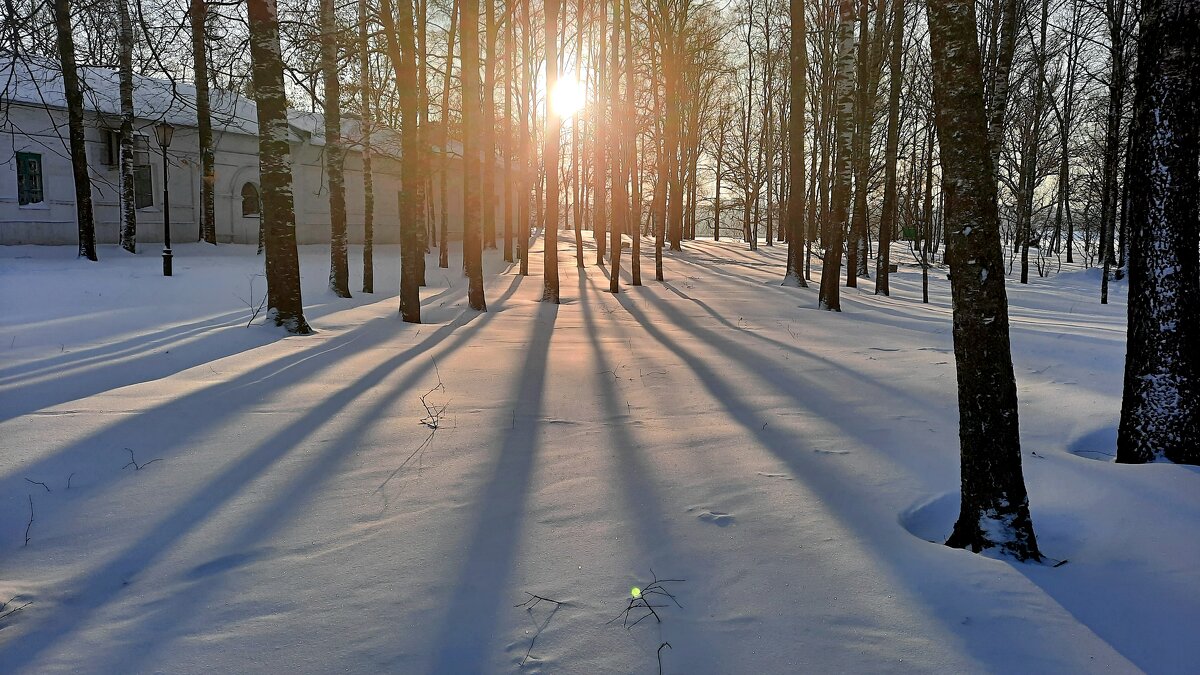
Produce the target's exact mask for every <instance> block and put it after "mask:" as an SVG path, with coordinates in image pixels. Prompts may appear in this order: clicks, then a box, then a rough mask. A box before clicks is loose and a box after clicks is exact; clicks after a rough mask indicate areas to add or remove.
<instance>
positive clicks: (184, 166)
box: [0, 103, 503, 244]
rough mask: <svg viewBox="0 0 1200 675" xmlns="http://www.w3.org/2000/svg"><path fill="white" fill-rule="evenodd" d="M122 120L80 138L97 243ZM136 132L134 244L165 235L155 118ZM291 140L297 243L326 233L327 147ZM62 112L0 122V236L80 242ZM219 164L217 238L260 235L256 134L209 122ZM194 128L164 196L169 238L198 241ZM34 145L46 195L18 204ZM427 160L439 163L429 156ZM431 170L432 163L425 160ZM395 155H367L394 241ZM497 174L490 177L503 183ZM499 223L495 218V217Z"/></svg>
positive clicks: (354, 214) (349, 199) (454, 167)
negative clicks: (251, 212)
mask: <svg viewBox="0 0 1200 675" xmlns="http://www.w3.org/2000/svg"><path fill="white" fill-rule="evenodd" d="M119 126H120V120H119V119H116V118H102V117H100V116H98V115H94V114H89V116H88V118H87V127H86V139H87V154H88V167H89V169H90V173H91V177H92V202H93V207H94V210H95V224H96V237H97V241H98V242H100V243H107V244H112V243H116V242H117V238H118V229H119V226H120V202H119V187H118V185H119V179H120V176H119V170H118V167H117V166H106V165H105V164H104V157H105V153H106V147H105V133H106V130H107V129H112V128H119ZM134 129H135V131H136V132H137V133H142V134H145V135H147V136H149V142H150V167H151V176H152V183H153V187H154V195H153V199H154V204H153V205H152V206H149V207H147V208H144V209H139V210H138V213H137V240H138V243H139V244H156V243H160V242H162V240H163V211H162V187H163V167H162V154H161V149H160V148H159V146H158V143H157V141H156V140H155V139H154V131H153V122H152V121H150V120H138V121H137V122H136V123H135V124H134ZM300 134H301V136H302V138H300V141H299V142H297V143H294V144H293V146H292V156H293V195H294V199H295V210H296V235H297V241H298V242H299V243H301V244H312V243H322V242H326V241H328V240H329V192H328V184H327V180H326V172H325V168H324V154H323V151H324V147H323V146H320V145H314V144H312V143H311V142H309V139H308V138H307V137H306V135H304V134H303V132H300ZM67 136H68V133H67V116H66V111H65V110H61V109H47V108H42V107H35V106H27V105H21V104H16V103H13V104H11V105H10V106H9V108H8V111H7V115H6V117H5V118H4V119H2V120H0V244H75V243H76V242H77V241H78V231H79V230H78V226H77V224H76V210H75V191H74V180H73V178H72V172H71V161H70V153H69V151H68V149H67ZM213 141H214V145H215V153H214V158H215V163H216V194H215V209H216V227H217V238H218V241H222V242H236V243H244V244H253V243H256V242H257V241H258V228H259V218H258V217H257V216H251V217H243V215H242V198H241V195H242V187H243V186H244V185H245V184H246V183H253V184H254V185H255V186H256V187H257V186H258V182H259V181H258V139H257V137H254V136H248V135H246V134H243V133H236V132H228V131H221V130H214V132H213ZM198 146H199V135H198V133H197V131H196V129H194V128H185V127H177V128H176V129H175V134H174V139H173V140H172V142H171V146H170V149H169V150H168V154H167V157H168V163H169V169H168V176H169V177H168V180H169V192H170V200H171V209H170V216H171V218H170V220H171V240H172V242H175V243H180V242H191V241H198V240H199V237H200V216H201V212H200V206H199V205H200V180H201V173H200V172H201V169H200V164H199V153H198ZM17 152H35V153H38V154H40V155H41V156H42V182H43V199H44V201H43V202H42V203H41V204H30V205H25V206H21V205H19V204H18V199H17V168H16V158H15V153H17ZM434 164H438V162H435V163H434ZM449 164H450V166H449V169H448V170H447V176H446V182H447V205H448V209H447V213H448V215H449V222H448V229H449V233H450V238H451V239H460V238H461V237H462V220H463V206H462V201H463V187H462V161H461V160H460V159H456V158H452V159H450V160H449ZM432 168H433V170H434V171H436V170H437V169H438V167H436V166H435V167H432ZM399 172H400V167H399V162H398V161H396V160H394V159H392V158H389V157H383V156H379V155H376V156H375V157H374V161H373V162H372V175H373V182H374V193H375V228H374V230H375V241H376V242H378V243H395V242H396V241H397V240H398V222H399V190H400V181H399ZM440 180H441V176H440V173H435V174H434V177H433V181H432V182H433V190H432V192H431V194H430V195H429V202H430V209H431V210H432V214H431V215H432V217H433V218H434V219H435V222H437V223H440V218H441V199H440ZM345 184H346V209H347V229H348V234H349V238H350V241H351V243H361V242H362V241H363V217H364V211H365V209H364V204H363V182H362V158H361V156H360V154H359V153H358V152H348V153H347V156H346V164H345ZM500 184H501V181H499V180H498V181H497V187H500ZM484 202H485V205H486V204H490V205H491V206H492V207H493V208H496V212H497V223H502V220H500V218H501V215H502V211H503V209H502V208H501V205H502V193H500V192H497V194H496V195H495V196H494V197H493V198H492V199H490V200H489V199H485V200H484ZM498 227H499V225H498Z"/></svg>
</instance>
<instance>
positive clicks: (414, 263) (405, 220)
mask: <svg viewBox="0 0 1200 675" xmlns="http://www.w3.org/2000/svg"><path fill="white" fill-rule="evenodd" d="M468 1H469V0H468ZM396 9H397V10H399V13H398V15H397V14H395V13H393V9H392V0H380V3H379V13H380V16H381V18H382V20H383V32H384V35H385V36H386V38H387V45H388V54H389V55H390V57H391V61H392V69H393V72H394V74H395V77H396V89H397V91H398V93H399V99H400V315H401V317H403V319H404V321H406V322H408V323H421V274H422V270H421V268H420V266H419V262H418V261H419V260H420V259H423V258H424V257H425V251H424V249H423V248H422V246H421V239H420V231H421V230H422V229H423V228H424V223H423V222H422V219H421V218H420V216H419V215H418V213H417V211H418V209H420V208H421V203H420V201H419V200H420V192H419V190H420V185H421V183H422V179H423V178H424V177H423V176H421V175H420V173H421V157H420V150H419V146H418V142H417V99H418V97H419V95H418V93H417V64H416V51H417V48H416V44H415V42H416V41H415V39H414V36H413V6H412V0H396ZM463 38H464V39H465V38H466V31H465V30H464V34H463ZM464 66H465V61H464ZM463 107H464V109H465V108H466V104H465V103H464V105H463Z"/></svg>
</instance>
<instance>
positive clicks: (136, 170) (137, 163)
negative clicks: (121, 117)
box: [133, 134, 154, 209]
mask: <svg viewBox="0 0 1200 675" xmlns="http://www.w3.org/2000/svg"><path fill="white" fill-rule="evenodd" d="M133 205H134V207H135V208H139V209H144V208H146V207H148V206H154V177H153V174H152V173H151V171H150V137H149V136H146V135H144V134H137V135H135V136H134V137H133Z"/></svg>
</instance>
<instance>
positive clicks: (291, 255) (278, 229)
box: [58, 0, 312, 334]
mask: <svg viewBox="0 0 1200 675" xmlns="http://www.w3.org/2000/svg"><path fill="white" fill-rule="evenodd" d="M58 2H65V0H58ZM246 14H247V17H248V19H249V23H250V58H251V60H252V62H253V67H252V70H251V73H252V77H253V83H254V100H255V103H256V104H257V108H258V175H259V180H260V182H261V185H262V223H263V230H264V236H265V247H266V253H267V264H266V268H267V306H268V315H269V316H270V317H271V319H272V320H273V321H274V322H275V325H277V326H282V327H283V328H284V329H285V330H287V332H289V333H294V334H308V333H311V332H312V329H311V328H309V327H308V322H307V321H305V319H304V302H303V299H302V298H301V294H300V256H299V254H298V252H297V250H296V211H295V205H294V202H293V199H292V157H291V150H290V147H291V146H290V143H289V136H290V133H291V132H290V127H289V126H288V117H287V110H288V107H287V93H286V91H285V90H284V86H283V59H282V57H281V55H280V49H279V15H278V12H277V9H276V6H275V0H247V3H246Z"/></svg>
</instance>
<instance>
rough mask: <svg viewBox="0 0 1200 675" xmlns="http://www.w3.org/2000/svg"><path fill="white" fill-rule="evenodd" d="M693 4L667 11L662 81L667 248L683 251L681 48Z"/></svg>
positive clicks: (664, 22)
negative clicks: (688, 14) (663, 86)
mask: <svg viewBox="0 0 1200 675" xmlns="http://www.w3.org/2000/svg"><path fill="white" fill-rule="evenodd" d="M689 6H690V5H688V4H687V3H681V5H680V6H678V7H676V8H675V9H674V10H672V11H668V12H664V18H665V21H663V24H662V25H663V36H662V44H663V57H662V58H663V61H662V71H663V83H664V84H665V85H666V93H667V95H666V97H665V99H664V100H663V106H664V107H663V110H662V114H663V115H664V116H665V117H666V120H665V129H664V136H665V138H666V153H667V247H668V248H669V249H670V250H672V251H682V250H683V244H682V241H683V173H684V163H683V158H682V157H681V156H680V155H681V154H682V149H683V138H682V135H683V134H682V129H681V127H682V125H683V119H682V118H683V111H682V109H681V108H682V96H683V92H682V85H681V82H680V80H681V79H682V77H683V73H682V63H681V62H682V57H683V54H682V51H683V50H682V49H681V43H682V42H683V35H682V33H683V27H684V26H685V25H686V24H687V13H688V8H689Z"/></svg>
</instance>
